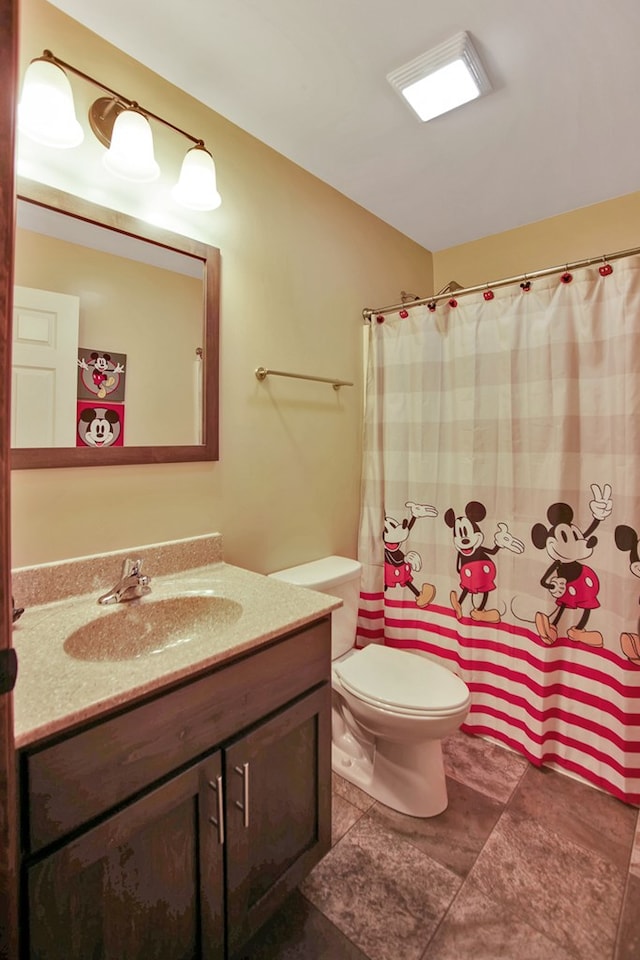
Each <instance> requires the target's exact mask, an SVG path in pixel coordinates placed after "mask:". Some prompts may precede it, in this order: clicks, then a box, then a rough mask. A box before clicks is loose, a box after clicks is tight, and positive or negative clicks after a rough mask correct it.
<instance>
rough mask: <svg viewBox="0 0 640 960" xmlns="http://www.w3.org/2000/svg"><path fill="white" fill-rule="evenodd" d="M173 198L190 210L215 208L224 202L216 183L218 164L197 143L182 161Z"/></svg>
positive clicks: (172, 192)
mask: <svg viewBox="0 0 640 960" xmlns="http://www.w3.org/2000/svg"><path fill="white" fill-rule="evenodd" d="M171 194H172V196H173V199H174V200H175V201H176V202H177V203H179V204H181V206H183V207H188V208H189V209H190V210H215V209H216V208H217V207H219V206H220V204H221V203H222V197H221V196H220V194H219V193H218V187H217V184H216V165H215V163H214V162H213V157H212V156H211V154H210V153H209V151H208V150H207V149H206V148H205V147H204V146H202V145H200V144H197V145H196V146H195V147H192V148H191V149H190V150H188V151H187V153H186V155H185V158H184V160H183V161H182V169H181V170H180V178H179V180H178V182H177V183H176V185H175V187H174V188H173V190H172V191H171Z"/></svg>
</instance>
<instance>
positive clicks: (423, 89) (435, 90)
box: [387, 32, 491, 120]
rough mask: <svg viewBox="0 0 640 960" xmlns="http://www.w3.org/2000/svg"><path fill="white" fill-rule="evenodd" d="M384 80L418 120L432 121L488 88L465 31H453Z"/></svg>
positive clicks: (488, 84) (482, 70)
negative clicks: (439, 42) (444, 39)
mask: <svg viewBox="0 0 640 960" xmlns="http://www.w3.org/2000/svg"><path fill="white" fill-rule="evenodd" d="M387 80H388V81H389V83H390V84H391V86H392V87H393V88H394V90H395V91H396V92H397V93H398V94H400V96H401V97H402V98H403V100H404V102H405V103H407V104H409V106H410V107H411V108H412V109H413V110H415V112H416V113H417V115H418V116H419V117H420V119H421V120H432V119H433V118H434V117H439V116H440V115H441V114H443V113H448V111H449V110H454V109H455V108H456V107H460V106H462V104H463V103H468V102H469V101H470V100H475V99H476V98H477V97H481V96H484V94H486V93H489V91H490V90H491V84H490V82H489V78H488V77H487V74H486V73H485V70H484V67H483V66H482V62H481V61H480V58H479V56H478V53H477V51H476V49H475V47H474V46H473V43H472V42H471V38H470V36H469V34H468V33H465V32H461V33H457V34H456V35H455V36H454V37H451V39H450V40H446V41H445V42H444V43H441V44H440V45H439V46H437V47H434V48H433V49H432V50H429V51H428V52H427V53H423V54H422V56H420V57H416V59H415V60H411V61H410V62H409V63H405V64H404V66H402V67H398V69H397V70H393V71H392V72H391V73H389V74H387Z"/></svg>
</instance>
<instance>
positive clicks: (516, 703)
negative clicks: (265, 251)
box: [358, 256, 640, 804]
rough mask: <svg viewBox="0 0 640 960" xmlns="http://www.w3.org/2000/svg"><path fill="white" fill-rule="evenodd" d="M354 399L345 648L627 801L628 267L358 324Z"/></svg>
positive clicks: (631, 428)
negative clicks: (402, 673) (357, 467)
mask: <svg viewBox="0 0 640 960" xmlns="http://www.w3.org/2000/svg"><path fill="white" fill-rule="evenodd" d="M366 383H367V390H366V403H365V424H364V454H363V496H362V515H361V525H360V536H359V558H360V560H361V562H362V564H363V585H362V593H361V601H360V611H359V618H358V642H359V644H360V645H363V644H366V643H370V642H378V643H386V644H388V645H391V646H398V647H403V648H409V649H414V650H417V651H418V652H422V653H425V654H427V655H429V656H432V657H434V658H435V659H437V660H439V661H440V662H442V663H444V664H445V665H447V666H449V667H450V668H451V669H453V670H454V671H455V672H456V673H458V674H459V675H460V676H461V677H462V678H463V679H464V680H465V682H466V683H467V684H468V686H469V688H470V690H471V693H472V706H471V710H470V713H469V716H468V718H467V721H466V723H465V727H464V729H465V730H467V731H468V732H469V733H474V734H481V735H485V736H490V737H493V738H495V739H497V740H498V741H500V742H502V743H504V744H506V745H507V746H509V747H512V748H513V749H515V750H518V751H519V752H521V753H522V754H524V755H525V756H526V757H528V758H529V759H530V760H531V762H533V763H535V764H542V763H548V764H552V765H555V766H557V767H559V768H562V769H564V770H565V771H567V772H568V773H572V774H575V775H578V776H580V777H582V778H584V779H586V780H588V781H589V782H591V783H593V784H594V785H596V786H598V787H600V788H602V789H604V790H606V791H608V792H610V793H611V794H613V795H614V796H617V797H619V798H620V799H622V800H625V801H627V802H631V803H636V804H637V803H640V637H638V633H639V632H640V630H639V625H638V614H639V613H640V606H639V596H640V561H638V553H637V547H638V537H639V535H640V501H639V499H638V496H637V491H638V479H639V477H638V469H637V466H636V464H637V455H638V452H639V450H640V436H639V433H640V403H639V400H640V386H639V385H640V257H638V256H634V257H629V258H627V259H624V260H619V261H617V262H616V264H615V266H614V268H613V271H612V272H610V273H607V272H606V271H605V275H604V276H603V275H602V274H601V272H600V271H599V270H598V268H597V266H593V267H588V268H584V269H580V270H576V271H575V272H574V275H573V277H572V279H571V280H570V281H569V282H566V283H565V282H562V280H561V279H560V277H558V276H555V277H547V278H543V279H540V280H537V281H536V282H534V283H532V284H531V289H530V290H529V291H528V292H526V291H523V290H522V289H521V288H520V286H519V285H517V284H515V285H514V286H512V287H511V286H509V287H503V288H500V289H498V290H496V291H495V292H494V297H493V298H492V299H491V298H490V299H486V298H485V297H483V295H482V293H478V294H472V295H467V296H464V297H461V298H460V300H459V301H458V303H457V305H456V306H451V305H449V304H447V303H439V304H438V305H437V307H436V309H435V311H430V310H429V309H428V307H427V306H426V305H421V306H417V307H413V308H411V307H408V308H407V309H406V310H403V311H401V312H398V313H392V314H388V315H386V316H385V317H384V321H383V322H377V320H376V318H375V317H374V318H373V319H372V322H371V324H370V327H369V343H368V371H367V378H366ZM465 536H466V540H465ZM634 550H635V552H634ZM465 551H466V553H465ZM394 577H395V578H396V579H395V580H394Z"/></svg>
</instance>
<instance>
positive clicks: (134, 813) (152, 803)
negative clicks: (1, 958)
mask: <svg viewBox="0 0 640 960" xmlns="http://www.w3.org/2000/svg"><path fill="white" fill-rule="evenodd" d="M221 772H222V771H221V756H220V753H219V752H217V753H214V754H212V755H210V756H209V757H207V758H206V759H205V760H203V761H201V762H200V763H198V764H195V765H194V766H192V767H190V768H188V769H187V770H186V771H184V772H183V773H181V774H178V775H177V776H175V777H173V778H172V779H171V780H168V781H167V782H165V783H164V784H162V785H161V786H159V787H157V788H156V789H154V790H152V791H151V792H149V793H148V794H145V796H143V797H141V798H140V799H138V800H136V801H134V802H132V803H129V804H127V806H125V807H124V808H123V809H121V810H120V811H119V812H118V813H116V814H114V815H113V816H111V817H109V818H107V819H106V820H104V821H102V822H101V823H99V824H98V825H97V826H95V827H93V828H92V829H90V830H88V831H86V832H85V833H83V834H81V835H80V836H79V837H77V838H76V839H74V840H71V841H70V842H68V843H66V844H65V845H64V846H62V847H61V848H59V849H58V850H57V851H55V852H53V853H51V854H50V855H49V856H47V857H45V858H44V859H42V860H41V861H40V862H37V863H34V864H33V865H32V866H30V867H29V869H28V871H27V885H28V911H29V944H28V956H29V957H30V958H32V960H36V958H37V960H45V958H46V960H60V958H61V957H65V958H67V957H68V958H78V960H80V958H82V960H115V958H122V960H125V958H126V960H196V958H197V960H200V958H203V960H220V958H222V957H223V956H224V927H223V924H224V894H223V855H222V850H223V847H222V846H221V845H220V842H219V840H220V837H219V835H218V830H217V827H216V826H215V824H214V822H213V821H216V820H217V818H218V813H217V810H218V805H217V788H219V785H220V780H219V778H220V776H221Z"/></svg>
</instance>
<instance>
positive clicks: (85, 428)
mask: <svg viewBox="0 0 640 960" xmlns="http://www.w3.org/2000/svg"><path fill="white" fill-rule="evenodd" d="M123 444H124V404H123V403H103V402H102V401H100V400H98V401H95V400H94V401H85V400H78V406H77V416H76V446H77V447H93V448H94V449H100V448H102V447H121V446H123Z"/></svg>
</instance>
